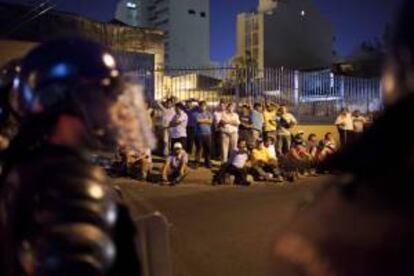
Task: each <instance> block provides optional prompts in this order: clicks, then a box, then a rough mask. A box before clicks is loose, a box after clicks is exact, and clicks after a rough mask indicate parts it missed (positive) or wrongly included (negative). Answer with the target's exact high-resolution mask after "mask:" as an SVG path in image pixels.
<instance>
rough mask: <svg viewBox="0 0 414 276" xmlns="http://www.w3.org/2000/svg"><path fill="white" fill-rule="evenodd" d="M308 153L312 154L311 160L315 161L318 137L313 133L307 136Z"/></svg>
mask: <svg viewBox="0 0 414 276" xmlns="http://www.w3.org/2000/svg"><path fill="white" fill-rule="evenodd" d="M307 149H308V153H309V154H310V155H311V156H312V158H313V160H315V161H316V158H317V153H318V137H317V136H316V134H315V133H311V134H309V136H308V143H307Z"/></svg>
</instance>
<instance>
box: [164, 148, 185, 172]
mask: <svg viewBox="0 0 414 276" xmlns="http://www.w3.org/2000/svg"><path fill="white" fill-rule="evenodd" d="M168 163H169V165H170V167H171V168H172V169H173V170H178V169H180V168H181V167H182V166H183V165H186V164H187V163H188V154H187V153H186V152H185V151H184V150H183V151H181V153H180V154H179V155H177V156H175V155H170V156H169V157H168Z"/></svg>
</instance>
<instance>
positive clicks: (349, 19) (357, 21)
mask: <svg viewBox="0 0 414 276" xmlns="http://www.w3.org/2000/svg"><path fill="white" fill-rule="evenodd" d="M43 1H45V0H43ZM50 1H51V2H57V3H59V4H58V9H59V10H64V11H70V12H74V13H79V14H82V15H85V16H88V17H92V18H95V19H98V20H102V21H105V20H110V19H111V18H112V17H113V13H114V10H115V6H116V2H117V0H87V1H85V0H50ZM314 1H315V3H316V4H317V5H318V6H319V7H320V9H321V10H322V12H323V13H324V14H326V15H327V16H328V18H329V19H330V20H331V21H332V22H333V24H334V27H335V36H336V50H337V51H338V53H339V54H340V55H341V56H346V55H349V54H350V52H351V51H352V50H353V49H354V48H355V47H356V46H357V45H359V44H360V43H361V42H362V41H363V40H368V39H374V38H375V37H380V36H381V35H382V33H383V29H384V26H385V24H386V23H387V22H390V21H392V18H393V15H394V13H395V11H396V9H397V6H398V5H399V3H400V2H401V1H402V0H314ZM0 2H12V3H17V2H20V3H25V2H26V3H27V2H29V1H28V0H0ZM38 2H42V1H38ZM210 2H211V11H210V13H211V16H210V20H211V37H210V41H211V42H210V43H211V59H212V60H213V61H218V62H225V61H227V60H228V59H229V58H230V57H231V56H232V55H233V54H234V52H235V44H236V43H235V39H236V15H237V13H238V12H241V11H249V10H251V9H253V8H255V7H256V6H257V2H258V0H210Z"/></svg>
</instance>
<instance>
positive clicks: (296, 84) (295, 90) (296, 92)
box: [293, 71, 300, 117]
mask: <svg viewBox="0 0 414 276" xmlns="http://www.w3.org/2000/svg"><path fill="white" fill-rule="evenodd" d="M299 77H300V73H299V71H295V72H294V88H293V97H294V109H295V111H294V113H295V115H296V116H297V117H299V97H300V95H299Z"/></svg>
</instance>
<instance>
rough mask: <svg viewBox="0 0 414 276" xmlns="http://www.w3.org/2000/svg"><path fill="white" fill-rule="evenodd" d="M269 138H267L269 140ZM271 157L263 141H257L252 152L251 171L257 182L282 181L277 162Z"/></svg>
mask: <svg viewBox="0 0 414 276" xmlns="http://www.w3.org/2000/svg"><path fill="white" fill-rule="evenodd" d="M269 138H270V137H268V139H269ZM275 157H276V156H272V155H271V154H270V153H269V151H268V149H267V148H266V147H265V145H264V143H263V140H261V139H259V140H257V142H256V147H255V148H254V149H253V151H252V165H253V166H252V170H253V172H254V173H255V175H256V176H257V178H258V180H260V181H263V180H266V181H270V180H276V181H280V182H281V181H283V178H282V176H281V172H280V169H279V164H278V160H277V159H276V158H275Z"/></svg>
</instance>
